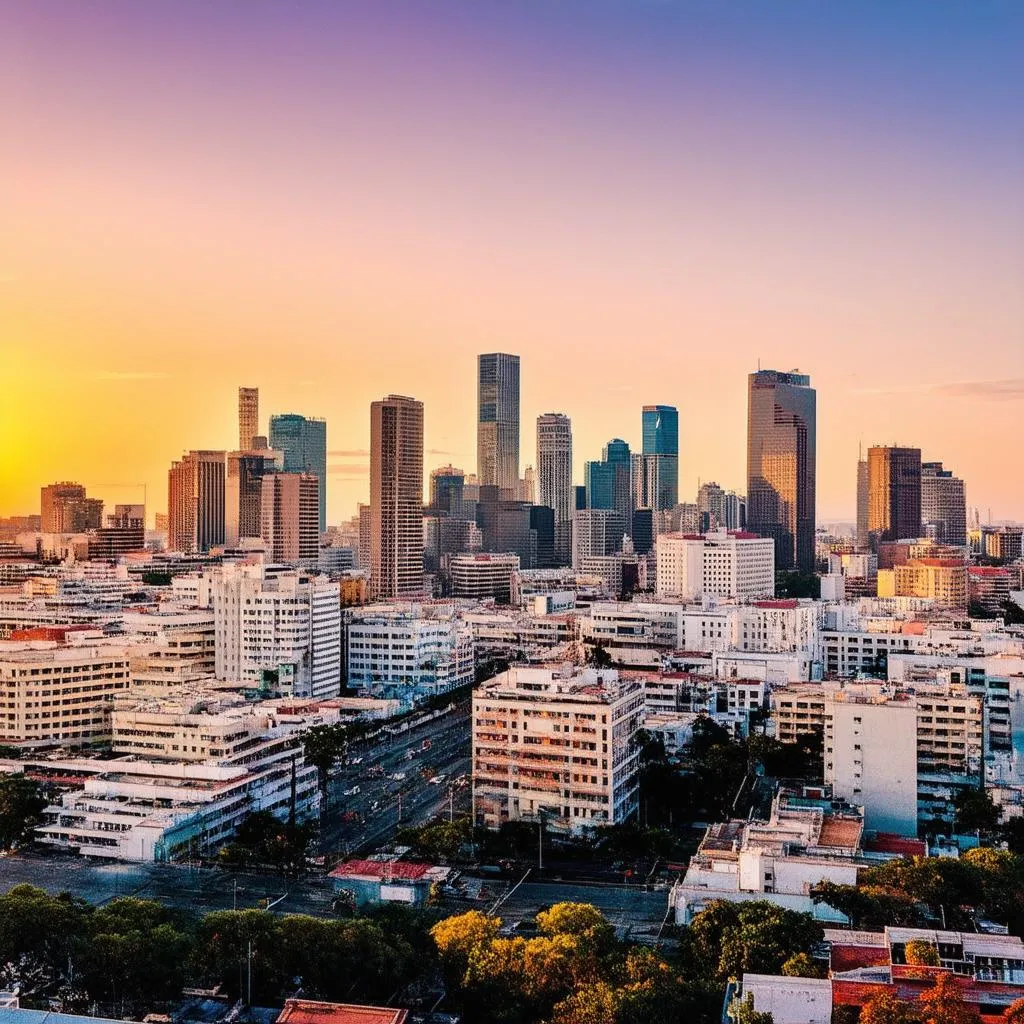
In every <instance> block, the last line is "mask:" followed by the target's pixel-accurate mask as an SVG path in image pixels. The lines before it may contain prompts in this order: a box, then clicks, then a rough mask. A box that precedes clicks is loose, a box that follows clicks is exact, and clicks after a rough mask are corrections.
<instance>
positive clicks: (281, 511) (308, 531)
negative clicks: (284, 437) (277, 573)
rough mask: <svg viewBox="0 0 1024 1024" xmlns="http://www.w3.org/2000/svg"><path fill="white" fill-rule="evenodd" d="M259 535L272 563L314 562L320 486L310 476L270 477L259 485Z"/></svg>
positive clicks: (317, 532) (317, 541)
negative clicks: (260, 492) (260, 493)
mask: <svg viewBox="0 0 1024 1024" xmlns="http://www.w3.org/2000/svg"><path fill="white" fill-rule="evenodd" d="M261 486H262V495H261V500H260V533H261V536H262V537H263V542H264V543H265V544H266V546H267V558H268V559H269V560H270V561H272V562H305V563H307V564H312V563H314V562H316V560H317V557H318V556H319V554H320V530H319V526H318V523H319V518H320V500H319V499H320V494H319V490H320V483H319V481H318V480H317V478H316V477H315V476H314V475H313V474H312V473H269V474H267V475H266V476H264V477H263V479H262V481H261Z"/></svg>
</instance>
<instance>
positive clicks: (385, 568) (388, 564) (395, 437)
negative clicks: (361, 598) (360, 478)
mask: <svg viewBox="0 0 1024 1024" xmlns="http://www.w3.org/2000/svg"><path fill="white" fill-rule="evenodd" d="M370 517H371V523H370V592H371V593H372V595H373V596H374V597H375V598H390V597H411V596H414V595H418V594H421V593H422V592H423V403H422V402H417V401H416V400H415V399H414V398H406V397H404V396H402V395H388V397H387V398H385V399H383V400H382V401H379V402H374V403H373V404H372V405H371V406H370Z"/></svg>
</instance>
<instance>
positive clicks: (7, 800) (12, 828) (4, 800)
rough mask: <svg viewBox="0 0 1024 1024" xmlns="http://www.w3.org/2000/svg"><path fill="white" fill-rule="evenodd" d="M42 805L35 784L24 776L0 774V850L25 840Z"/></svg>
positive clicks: (7, 848) (43, 803)
mask: <svg viewBox="0 0 1024 1024" xmlns="http://www.w3.org/2000/svg"><path fill="white" fill-rule="evenodd" d="M44 807H46V799H45V798H44V796H43V793H42V790H41V789H40V787H39V784H38V783H37V782H35V781H34V780H33V779H30V778H28V777H27V776H25V775H20V774H19V775H14V774H3V775H0V850H10V849H12V848H13V847H15V846H19V845H21V844H22V843H24V842H26V841H27V840H28V839H29V837H30V836H31V835H32V830H33V829H34V828H35V827H36V825H38V824H39V821H40V815H41V814H42V812H43V808H44Z"/></svg>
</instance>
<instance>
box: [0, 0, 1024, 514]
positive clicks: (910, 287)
mask: <svg viewBox="0 0 1024 1024" xmlns="http://www.w3.org/2000/svg"><path fill="white" fill-rule="evenodd" d="M1022 54H1024V5H1022V4H1020V3H1018V2H1016V0H1005V2H998V0H991V2H989V0H970V2H962V3H955V2H927V3H926V2H910V0H906V2H903V0H895V2H893V0H880V2H871V0H866V2H861V3H856V4H826V3H821V2H818V0H813V2H812V0H778V2H773V3H754V2H749V3H734V2H730V0H713V2H712V0H708V2H696V0H694V2H690V0H536V2H531V3H528V2H522V0H520V2H513V0H508V2H506V0H501V2H498V0H494V2H480V0H465V2H454V0H451V2H441V0H436V2H435V0H416V2H408V3H397V2H390V0H373V2H372V3H365V2H358V3H356V2H351V3H349V2H335V0H304V2H301V3H290V2H289V3H285V2H283V0H281V2H276V3H269V2H263V0H235V2H232V0H222V2H218V3H216V4H211V3H208V2H206V0H202V2H189V0H175V2H173V3H170V2H163V0H146V2H145V3H141V4H140V3H138V2H137V0H126V2H114V0H97V2H95V3H89V4H83V3H80V2H78V0H64V2H53V0H9V2H7V3H5V4H3V5H2V7H0V96H2V97H3V98H2V100H0V137H2V139H3V142H2V144H0V515H11V514H25V513H29V512H37V511H38V508H39V488H40V486H41V485H43V484H46V483H49V482H52V481H54V480H62V479H71V480H78V481H80V482H82V483H84V484H85V485H86V487H87V488H88V490H89V493H90V494H91V495H95V496H98V497H102V498H104V499H105V500H106V501H108V502H110V503H114V502H117V501H139V500H142V498H143V496H145V498H146V501H147V504H148V507H149V513H150V520H151V521H152V515H153V513H155V512H159V511H163V510H164V509H165V508H166V500H167V469H168V467H169V465H170V463H171V461H172V460H173V459H175V458H177V457H179V456H180V454H181V453H182V451H185V450H188V449H191V448H228V449H230V448H233V447H235V446H236V443H237V441H236V438H237V399H236V390H237V388H238V386H240V385H246V386H256V387H259V389H260V399H261V418H262V424H261V426H262V428H263V429H264V430H265V429H266V421H267V416H268V415H269V414H270V413H274V412H300V413H305V414H307V415H311V416H323V417H325V418H326V419H327V424H328V448H329V449H330V452H331V454H330V457H329V483H328V521H329V522H337V521H340V520H341V519H344V518H347V517H348V516H350V515H351V514H352V513H353V512H354V511H355V506H356V503H357V502H359V501H365V500H366V499H367V498H368V490H369V457H368V454H367V447H368V444H369V424H370V417H369V405H370V402H371V401H372V400H374V399H376V398H380V397H382V396H384V395H386V394H389V393H399V394H409V395H413V396H415V397H416V398H419V399H421V400H422V401H423V402H424V403H425V429H426V441H425V445H426V449H427V452H426V457H425V467H426V470H427V472H428V473H429V470H430V469H431V468H432V467H434V466H438V465H442V464H445V463H448V462H453V463H454V464H455V465H457V466H460V467H462V468H463V469H465V470H466V471H467V472H472V471H474V469H475V461H476V456H475V452H476V440H475V432H476V414H475V403H476V383H475V380H476V378H475V373H476V356H477V354H478V353H480V352H488V351H508V352H516V353H518V354H519V355H520V356H521V358H522V437H521V451H522V453H523V455H522V464H523V466H525V465H526V464H527V463H532V462H534V461H535V455H534V452H535V429H534V424H535V420H536V416H537V415H538V414H540V413H542V412H547V411H558V412H564V413H566V414H568V415H569V416H570V417H571V418H572V422H573V430H574V461H575V474H576V478H577V481H578V482H582V480H583V463H584V461H586V460H587V459H591V458H598V457H599V456H600V450H601V447H602V446H603V445H604V444H605V443H606V442H607V441H608V440H609V439H610V438H613V437H622V438H624V439H625V440H627V441H628V442H630V443H631V444H632V445H639V442H640V410H641V407H642V406H643V405H645V404H652V403H665V404H672V405H675V406H677V407H678V408H679V411H680V448H681V453H680V495H681V500H683V499H689V500H693V499H692V497H691V496H692V495H693V494H695V492H696V489H697V486H698V482H699V481H707V480H717V481H718V482H719V483H720V484H722V485H723V486H724V487H726V488H735V489H738V490H740V491H742V490H743V489H744V487H745V458H746V448H745V444H746V441H745V431H746V375H747V374H748V373H749V372H750V371H752V370H755V369H756V368H757V366H758V365H760V366H762V367H763V368H774V369H780V370H789V369H794V368H799V369H800V370H801V371H803V372H805V373H809V374H810V375H811V379H812V383H813V385H814V386H815V387H816V389H817V394H818V516H819V520H827V519H830V518H831V519H837V518H847V519H848V518H850V517H852V516H853V513H854V506H855V482H856V460H857V451H858V445H859V444H861V443H863V444H864V445H865V446H866V445H869V444H875V443H882V444H893V443H899V444H907V445H914V446H918V447H920V448H922V450H923V454H924V457H925V458H926V459H941V460H943V461H944V462H945V463H946V465H947V467H948V468H952V469H953V470H954V472H956V473H957V474H958V475H960V476H962V477H964V479H965V480H966V484H967V494H968V503H969V505H971V506H978V507H980V508H981V510H982V518H983V519H984V518H986V517H987V515H988V510H989V509H991V514H992V516H993V518H995V519H1012V518H1017V519H1024V445H1022V441H1021V423H1022V418H1021V413H1022V411H1024V287H1022V286H1024V119H1022V118H1021V114H1020V112H1021V110H1022V109H1024V102H1022V101H1024V59H1022Z"/></svg>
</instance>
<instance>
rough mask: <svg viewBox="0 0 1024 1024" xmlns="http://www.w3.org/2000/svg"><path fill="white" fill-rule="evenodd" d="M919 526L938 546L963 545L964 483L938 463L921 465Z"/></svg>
mask: <svg viewBox="0 0 1024 1024" xmlns="http://www.w3.org/2000/svg"><path fill="white" fill-rule="evenodd" d="M921 522H922V524H923V526H924V528H925V530H926V531H928V530H929V528H930V529H931V532H932V533H934V534H935V536H934V537H933V538H932V539H933V540H937V541H939V543H941V544H955V545H958V546H963V545H965V544H966V543H967V499H966V497H965V496H964V482H963V480H961V479H960V478H959V477H956V476H953V472H952V470H949V469H943V468H942V463H941V462H925V463H923V464H922V465H921Z"/></svg>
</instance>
